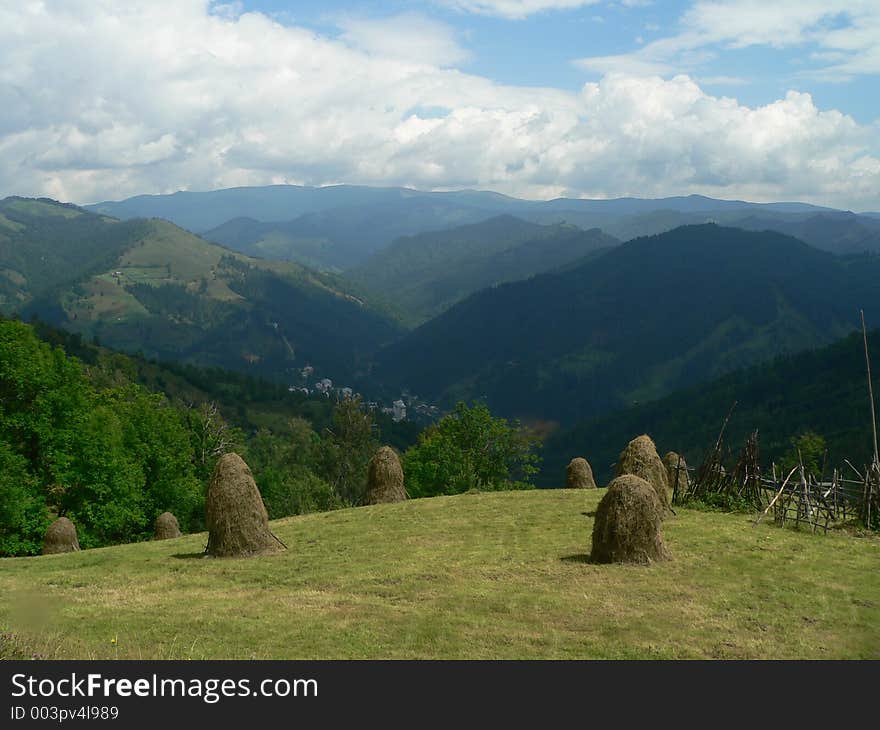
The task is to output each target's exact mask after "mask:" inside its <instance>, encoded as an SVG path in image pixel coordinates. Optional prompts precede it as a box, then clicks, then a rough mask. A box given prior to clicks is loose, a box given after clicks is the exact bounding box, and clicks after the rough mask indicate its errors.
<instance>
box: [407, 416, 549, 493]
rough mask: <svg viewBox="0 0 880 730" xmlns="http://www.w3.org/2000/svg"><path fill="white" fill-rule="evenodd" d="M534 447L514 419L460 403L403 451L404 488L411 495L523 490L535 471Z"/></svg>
mask: <svg viewBox="0 0 880 730" xmlns="http://www.w3.org/2000/svg"><path fill="white" fill-rule="evenodd" d="M536 447H537V443H536V442H535V441H533V440H532V439H530V438H529V437H528V436H526V434H525V433H524V432H523V430H522V428H521V427H520V426H519V424H518V423H516V422H514V423H509V422H508V421H507V420H506V419H504V418H495V417H493V416H492V414H491V413H490V411H489V409H488V408H487V407H486V406H485V405H482V404H477V405H474V406H472V407H470V408H469V407H468V406H467V405H466V404H465V403H461V402H459V403H458V404H457V405H456V407H455V410H454V411H453V412H452V413H451V414H449V415H448V416H445V417H443V418H442V419H440V421H438V422H437V423H436V424H434V425H433V426H431V427H429V428H428V429H426V430H425V431H423V432H422V434H421V435H420V436H419V443H418V444H416V445H415V446H412V447H410V448H409V449H408V450H407V452H406V453H405V454H404V457H403V472H404V475H405V477H406V488H407V491H408V492H409V495H410V496H411V497H429V496H434V495H437V494H458V493H461V492H467V491H470V490H472V489H476V490H499V489H525V488H528V487H530V486H531V483H530V480H531V478H532V476H533V475H534V474H536V473H537V471H538V464H539V462H540V457H539V456H538V455H537V454H535V453H534V451H535V449H536Z"/></svg>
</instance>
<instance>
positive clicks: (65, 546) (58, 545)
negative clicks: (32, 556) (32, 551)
mask: <svg viewBox="0 0 880 730" xmlns="http://www.w3.org/2000/svg"><path fill="white" fill-rule="evenodd" d="M77 550H79V540H78V539H77V537H76V527H75V526H74V524H73V523H72V522H71V521H70V520H68V519H67V518H66V517H59V518H58V519H57V520H55V522H53V523H52V524H51V525H49V529H48V530H46V537H45V538H44V539H43V555H55V554H57V553H73V552H76V551H77Z"/></svg>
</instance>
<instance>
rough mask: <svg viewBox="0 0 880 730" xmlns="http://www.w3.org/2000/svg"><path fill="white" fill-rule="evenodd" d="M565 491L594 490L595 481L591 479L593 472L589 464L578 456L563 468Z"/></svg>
mask: <svg viewBox="0 0 880 730" xmlns="http://www.w3.org/2000/svg"><path fill="white" fill-rule="evenodd" d="M565 488H566V489H595V488H596V480H595V479H593V470H592V469H591V468H590V462H588V461H587V460H586V459H584V458H582V457H580V456H578V457H576V458H574V459H572V460H571V461H570V462H568V466H567V467H565Z"/></svg>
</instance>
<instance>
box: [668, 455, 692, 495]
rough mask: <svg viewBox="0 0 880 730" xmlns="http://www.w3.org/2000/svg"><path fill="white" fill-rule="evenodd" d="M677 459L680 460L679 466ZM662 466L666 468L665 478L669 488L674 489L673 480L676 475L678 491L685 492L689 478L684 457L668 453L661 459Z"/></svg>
mask: <svg viewBox="0 0 880 730" xmlns="http://www.w3.org/2000/svg"><path fill="white" fill-rule="evenodd" d="M679 459H680V460H681V462H680V463H681V465H680V466H679ZM663 466H665V467H666V478H667V480H668V481H669V488H670V489H674V488H675V479H676V475H678V491H679V492H683V491H685V490H686V489H687V488H688V485H689V484H690V477H689V476H688V471H687V462H686V461H685V460H684V457H683V456H681V455H680V454H676V453H675V452H674V451H670V452H669V453H667V454H666V456H664V457H663Z"/></svg>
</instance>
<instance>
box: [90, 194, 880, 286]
mask: <svg viewBox="0 0 880 730" xmlns="http://www.w3.org/2000/svg"><path fill="white" fill-rule="evenodd" d="M87 207H88V209H90V210H92V211H94V212H98V213H102V214H107V215H112V216H115V217H119V218H123V219H127V218H132V217H160V218H165V219H167V220H170V221H172V222H174V223H175V224H177V225H179V226H182V227H184V228H187V229H189V230H191V231H195V232H198V233H202V234H204V235H205V237H206V238H208V239H209V240H212V241H215V242H217V243H221V244H223V245H225V246H228V247H230V248H233V249H234V250H236V251H239V252H241V253H245V254H247V255H251V256H260V257H262V258H270V259H278V260H293V261H299V262H300V263H303V264H306V265H307V266H310V267H312V268H318V269H325V270H329V271H336V272H339V271H344V270H348V269H352V268H357V267H359V266H361V265H363V264H364V262H365V261H366V260H367V259H368V258H369V257H370V256H372V255H373V254H375V253H376V252H378V251H381V250H382V249H383V248H384V247H386V246H388V245H390V244H391V243H392V242H393V241H394V240H396V239H397V238H399V237H401V236H411V235H417V234H420V233H425V232H429V231H441V230H448V229H451V228H454V227H457V226H461V225H466V224H470V223H478V222H481V221H484V220H487V219H489V218H492V217H495V216H498V215H511V216H515V217H517V218H520V219H523V220H526V221H529V222H532V223H538V224H542V225H555V224H560V223H566V224H570V225H575V226H577V227H579V228H583V229H585V230H586V229H592V228H600V229H602V230H603V231H604V232H605V233H606V234H608V235H611V236H614V237H615V238H619V239H620V240H629V239H632V238H637V237H640V236H644V235H653V234H656V233H662V232H664V231H667V230H671V229H673V228H676V227H678V226H682V225H690V224H702V223H707V222H715V223H719V224H723V225H732V226H737V227H750V226H748V225H746V224H743V225H740V223H739V221H740V220H741V219H760V220H761V225H762V227H763V228H767V229H769V230H778V231H780V232H785V233H789V232H792V226H797V225H799V222H801V221H803V220H804V219H806V218H808V217H810V216H815V215H823V214H827V215H829V216H831V218H830V219H829V220H831V221H833V222H830V223H826V224H825V226H824V230H823V232H822V234H821V235H813V236H812V237H811V238H810V243H812V244H813V245H815V246H817V247H819V248H823V249H826V250H830V251H833V252H836V253H839V252H842V251H855V250H880V244H878V242H877V240H876V238H874V237H872V236H870V235H863V236H861V241H859V240H854V237H853V230H852V225H853V224H852V222H851V221H846V220H844V216H846V215H849V216H853V215H855V214H845V213H844V212H843V211H835V210H834V209H831V208H823V207H821V206H816V205H811V204H808V203H798V202H779V203H751V202H747V201H741V200H717V199H714V198H708V197H705V196H701V195H689V196H676V197H668V198H657V199H646V198H614V199H607V200H601V199H600V200H589V199H581V198H556V199H553V200H523V199H518V198H513V197H510V196H506V195H501V194H499V193H494V192H488V191H476V190H459V191H441V192H424V191H420V190H413V189H409V188H381V187H367V186H357V185H335V186H327V187H307V186H295V185H274V186H267V187H253V188H229V189H225V190H215V191H207V192H178V193H174V194H172V195H152V196H150V195H146V196H136V197H134V198H129V199H127V200H123V201H116V202H114V201H105V202H103V203H97V204H94V205H91V206H87ZM856 219H857V222H858V224H859V225H863V226H867V227H868V228H871V227H872V224H873V222H874V221H875V220H876V219H875V218H871V217H870V216H856ZM802 230H805V231H809V230H810V227H809V225H807V226H802ZM855 238H856V239H858V238H859V237H858V236H856V237H855Z"/></svg>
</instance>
